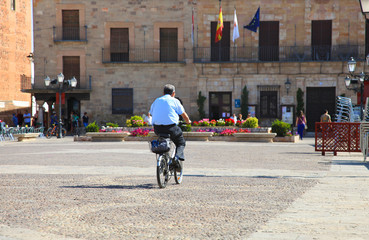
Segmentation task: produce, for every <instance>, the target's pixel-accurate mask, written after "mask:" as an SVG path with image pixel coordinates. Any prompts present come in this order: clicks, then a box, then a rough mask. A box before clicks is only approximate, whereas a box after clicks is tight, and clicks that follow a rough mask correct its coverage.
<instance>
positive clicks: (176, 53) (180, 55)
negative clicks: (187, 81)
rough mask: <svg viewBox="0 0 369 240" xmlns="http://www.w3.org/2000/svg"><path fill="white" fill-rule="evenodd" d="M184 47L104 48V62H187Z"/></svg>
mask: <svg viewBox="0 0 369 240" xmlns="http://www.w3.org/2000/svg"><path fill="white" fill-rule="evenodd" d="M185 58H186V49H184V48H171V47H168V48H123V47H122V48H114V49H113V48H112V49H110V48H103V49H102V62H103V63H159V62H166V63H180V62H185Z"/></svg>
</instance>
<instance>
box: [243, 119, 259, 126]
mask: <svg viewBox="0 0 369 240" xmlns="http://www.w3.org/2000/svg"><path fill="white" fill-rule="evenodd" d="M242 127H244V128H257V127H259V120H258V119H257V118H256V117H250V118H248V119H246V121H245V122H243V123H242Z"/></svg>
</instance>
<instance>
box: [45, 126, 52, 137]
mask: <svg viewBox="0 0 369 240" xmlns="http://www.w3.org/2000/svg"><path fill="white" fill-rule="evenodd" d="M52 135H53V129H52V128H49V129H47V131H46V135H45V137H46V138H51V136H52Z"/></svg>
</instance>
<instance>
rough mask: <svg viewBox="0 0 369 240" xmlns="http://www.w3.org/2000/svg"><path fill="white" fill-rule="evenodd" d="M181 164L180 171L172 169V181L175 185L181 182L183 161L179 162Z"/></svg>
mask: <svg viewBox="0 0 369 240" xmlns="http://www.w3.org/2000/svg"><path fill="white" fill-rule="evenodd" d="M179 162H180V163H178V164H181V171H178V170H177V169H174V180H175V181H176V183H177V184H181V183H182V180H183V161H179Z"/></svg>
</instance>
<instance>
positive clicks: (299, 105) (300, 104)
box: [296, 88, 305, 116]
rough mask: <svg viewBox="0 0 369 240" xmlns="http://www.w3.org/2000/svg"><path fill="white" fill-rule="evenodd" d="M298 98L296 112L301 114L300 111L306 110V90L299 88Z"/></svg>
mask: <svg viewBox="0 0 369 240" xmlns="http://www.w3.org/2000/svg"><path fill="white" fill-rule="evenodd" d="M296 98H297V107H296V113H297V116H298V115H299V114H300V111H303V112H305V109H304V92H303V91H302V90H301V88H299V89H298V90H297V93H296Z"/></svg>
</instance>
